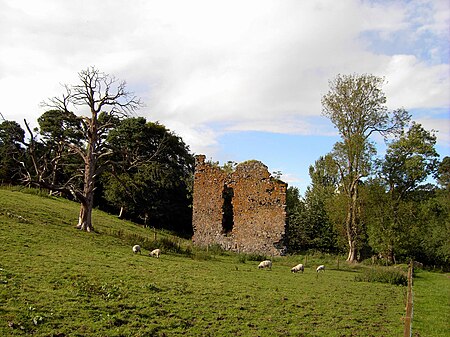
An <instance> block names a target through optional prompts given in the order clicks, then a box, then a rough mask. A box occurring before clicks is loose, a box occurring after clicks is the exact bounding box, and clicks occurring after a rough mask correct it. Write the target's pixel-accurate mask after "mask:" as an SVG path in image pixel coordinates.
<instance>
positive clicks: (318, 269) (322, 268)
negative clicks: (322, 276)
mask: <svg viewBox="0 0 450 337" xmlns="http://www.w3.org/2000/svg"><path fill="white" fill-rule="evenodd" d="M319 271H325V266H324V265H323V264H321V265H320V266H318V267H317V269H316V272H319Z"/></svg>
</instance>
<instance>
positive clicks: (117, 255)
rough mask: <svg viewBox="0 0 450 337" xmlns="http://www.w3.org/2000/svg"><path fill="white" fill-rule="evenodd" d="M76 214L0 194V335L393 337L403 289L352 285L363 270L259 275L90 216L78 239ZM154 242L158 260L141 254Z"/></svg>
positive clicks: (285, 267) (223, 256)
mask: <svg viewBox="0 0 450 337" xmlns="http://www.w3.org/2000/svg"><path fill="white" fill-rule="evenodd" d="M78 211H79V206H78V204H76V203H71V202H68V201H66V200H62V199H56V198H42V197H38V196H36V195H31V194H24V193H20V192H15V191H5V190H1V189H0V242H1V244H0V336H26V335H33V336H60V337H63V336H233V335H236V336H400V335H402V331H403V322H402V320H401V318H402V316H403V315H404V300H405V288H404V287H402V286H394V285H391V284H383V283H368V282H355V281H354V280H355V276H356V275H358V274H359V273H361V270H360V268H355V267H348V266H346V265H343V264H341V266H340V268H339V269H338V268H337V264H333V260H334V259H335V258H333V257H331V256H319V255H318V256H313V257H307V256H289V257H275V258H274V259H273V261H274V264H273V268H272V270H258V269H257V267H256V266H257V265H258V259H260V258H262V257H261V256H256V255H238V254H232V253H226V252H223V251H221V250H220V249H218V247H210V248H209V250H208V251H205V250H201V249H198V248H195V247H192V245H191V243H190V242H189V241H187V240H183V239H181V238H178V237H176V236H174V235H172V234H171V233H167V232H159V231H158V232H157V237H156V239H155V236H154V232H153V231H150V230H149V229H144V228H141V227H139V226H136V225H133V224H131V223H129V222H126V221H122V220H119V219H117V218H115V217H112V216H109V215H107V214H105V213H103V212H99V211H95V212H94V216H93V220H94V226H95V229H96V233H85V232H80V231H77V230H75V229H74V225H75V224H76V218H77V215H78ZM136 241H137V242H136ZM135 243H138V244H142V245H143V247H144V252H143V254H142V255H140V254H133V253H132V251H131V246H132V244H135ZM155 245H161V247H162V249H163V255H162V257H161V258H160V259H155V258H150V257H149V256H148V254H147V253H148V251H149V250H150V249H152V248H155ZM304 262H307V265H306V269H305V272H304V273H303V274H292V273H290V268H291V267H292V266H293V265H294V264H297V263H304ZM321 263H325V264H326V265H327V267H328V268H327V270H326V271H325V272H324V273H321V274H317V273H316V272H315V267H316V266H317V264H321ZM427 336H428V335H427Z"/></svg>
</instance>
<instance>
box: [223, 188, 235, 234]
mask: <svg viewBox="0 0 450 337" xmlns="http://www.w3.org/2000/svg"><path fill="white" fill-rule="evenodd" d="M233 197H234V191H233V189H232V188H231V187H228V186H226V185H225V186H224V188H223V192H222V198H223V204H222V234H225V235H228V234H230V233H231V231H232V230H233V225H234V219H233V203H232V200H233Z"/></svg>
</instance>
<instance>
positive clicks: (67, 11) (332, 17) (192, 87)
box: [0, 0, 450, 193]
mask: <svg viewBox="0 0 450 337" xmlns="http://www.w3.org/2000/svg"><path fill="white" fill-rule="evenodd" d="M449 20H450V4H449V1H448V0H398V1H387V0H386V1H375V0H373V1H362V0H340V1H335V0H238V1H236V0H189V1H186V0H164V1H163V0H159V1H156V0H142V1H140V0H135V1H120V0H78V1H61V0H40V1H35V0H29V1H28V0H0V113H1V114H2V115H3V117H4V118H5V119H7V120H16V121H18V122H19V123H22V121H23V119H24V118H26V119H27V120H28V121H30V122H32V123H36V119H37V118H38V117H39V116H40V115H41V114H42V113H43V112H44V111H45V110H44V108H42V107H40V105H39V103H40V102H41V101H43V100H45V99H46V98H49V97H53V96H58V95H60V94H61V93H62V92H63V90H62V87H61V84H76V81H77V73H78V72H79V71H81V70H83V69H86V68H87V67H89V66H95V67H97V68H98V69H99V70H101V71H104V72H106V73H109V74H111V75H114V76H116V77H117V78H119V79H123V80H125V81H126V82H127V86H128V89H129V90H130V91H133V92H135V93H136V94H137V95H138V96H140V97H141V98H142V100H143V101H144V103H145V107H144V108H142V109H141V110H140V111H139V112H138V115H140V116H144V117H146V118H147V120H149V121H159V122H161V123H162V124H164V125H166V126H167V127H168V128H169V129H170V130H172V131H174V132H175V133H177V134H178V135H180V136H181V137H182V138H183V139H184V141H185V142H186V143H187V144H188V145H189V146H190V149H191V150H192V152H194V153H197V154H198V153H203V154H205V155H206V156H207V158H208V159H212V160H214V161H220V163H224V162H226V161H229V160H231V161H236V162H241V161H244V160H248V159H257V160H261V161H262V162H264V163H265V164H266V165H268V167H269V170H270V171H281V172H282V173H283V176H282V179H284V180H285V181H287V182H288V183H289V184H291V185H295V186H298V187H299V188H300V191H301V193H303V192H304V190H305V188H306V186H307V185H308V184H309V177H308V167H309V165H311V164H313V163H314V161H315V160H317V159H318V158H319V156H321V155H325V154H326V153H328V152H329V151H330V150H331V149H332V146H333V144H334V143H335V142H336V141H337V140H338V139H339V138H338V137H337V134H336V130H335V129H334V128H333V125H332V124H331V123H330V122H329V121H328V120H327V119H325V118H324V117H322V116H321V111H322V107H321V103H320V101H321V97H322V96H323V95H324V94H326V93H327V91H328V81H329V80H331V79H333V78H334V77H335V76H336V75H337V74H353V73H357V74H360V73H370V74H374V75H377V76H383V77H385V79H386V82H387V83H386V85H385V86H384V88H383V89H384V91H385V93H386V95H387V97H388V107H389V108H390V109H396V108H400V107H403V108H405V109H407V110H408V111H410V112H411V113H412V115H413V118H414V120H416V121H418V122H420V123H422V124H423V125H424V126H425V127H426V128H427V129H434V130H436V131H438V133H437V137H438V146H437V149H438V152H439V153H440V155H441V157H444V156H446V155H450V146H449V144H450V66H449V59H450V56H449V55H450V52H449V41H450V22H449ZM380 151H383V150H382V146H381V145H380Z"/></svg>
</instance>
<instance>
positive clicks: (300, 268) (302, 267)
mask: <svg viewBox="0 0 450 337" xmlns="http://www.w3.org/2000/svg"><path fill="white" fill-rule="evenodd" d="M304 270H305V267H304V266H303V264H302V263H299V264H298V265H296V266H295V267H292V268H291V272H292V273H297V272H299V271H302V273H303V271H304Z"/></svg>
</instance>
